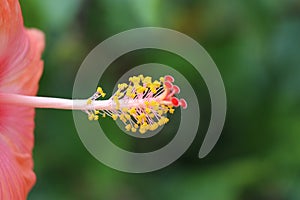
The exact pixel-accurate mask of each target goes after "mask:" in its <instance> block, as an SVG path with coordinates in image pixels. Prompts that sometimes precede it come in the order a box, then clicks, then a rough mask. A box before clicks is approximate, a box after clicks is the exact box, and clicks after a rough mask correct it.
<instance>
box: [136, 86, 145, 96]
mask: <svg viewBox="0 0 300 200" xmlns="http://www.w3.org/2000/svg"><path fill="white" fill-rule="evenodd" d="M145 90H146V88H145V87H142V86H139V87H138V88H137V89H136V92H137V93H138V94H142V93H144V92H145Z"/></svg>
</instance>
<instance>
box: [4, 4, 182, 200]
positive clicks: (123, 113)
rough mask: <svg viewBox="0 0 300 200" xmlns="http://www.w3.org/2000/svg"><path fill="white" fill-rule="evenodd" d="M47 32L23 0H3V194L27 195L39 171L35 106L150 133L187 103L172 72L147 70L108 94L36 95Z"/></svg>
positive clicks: (9, 199) (11, 198)
mask: <svg viewBox="0 0 300 200" xmlns="http://www.w3.org/2000/svg"><path fill="white" fill-rule="evenodd" d="M43 50H44V35H43V33H42V32H40V31H38V30H36V29H26V28H25V27H24V24H23V18H22V13H21V9H20V5H19V2H18V0H0V199H1V200H2V199H3V200H22V199H26V198H27V195H28V193H29V191H30V190H31V188H32V187H33V185H34V183H35V181H36V177H35V174H34V172H33V159H32V149H33V144H34V136H33V131H34V115H35V113H34V108H55V109H69V110H82V111H84V112H85V113H87V115H88V119H89V120H96V121H97V120H99V117H106V116H109V117H111V118H112V119H114V120H117V119H119V120H121V121H122V122H123V123H124V125H125V128H126V130H127V131H131V132H137V130H139V132H140V133H141V134H144V133H146V132H147V131H148V130H150V131H153V130H155V129H157V128H158V127H159V126H163V125H164V124H166V123H168V121H169V119H168V118H167V117H166V114H167V113H170V114H173V113H174V107H179V106H182V107H183V108H186V107H187V104H186V101H185V100H184V99H180V100H179V99H177V98H176V97H175V95H176V94H178V93H179V92H180V89H179V87H178V86H176V85H173V82H174V78H173V77H172V76H165V77H161V78H160V79H159V81H152V78H151V77H144V76H143V75H139V76H134V77H131V78H129V84H126V83H123V84H119V86H118V90H117V91H116V92H115V93H114V94H113V96H112V97H111V98H109V99H108V100H99V98H100V97H105V95H106V94H105V93H104V91H103V90H102V88H100V87H98V89H97V91H96V92H95V94H94V95H92V97H90V98H88V99H83V100H72V99H60V98H50V97H36V96H35V95H36V93H37V90H38V82H39V79H40V77H41V74H42V71H43V61H42V60H41V54H42V51H43Z"/></svg>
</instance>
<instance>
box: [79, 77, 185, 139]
mask: <svg viewBox="0 0 300 200" xmlns="http://www.w3.org/2000/svg"><path fill="white" fill-rule="evenodd" d="M173 82H174V78H173V77H172V76H165V77H161V78H160V79H159V81H157V80H155V81H152V78H151V77H149V76H147V77H144V76H143V75H139V76H133V77H130V78H129V84H126V83H122V84H119V85H118V89H117V91H116V92H115V93H114V94H113V95H112V97H111V98H110V99H109V100H106V101H108V104H109V106H106V107H103V108H99V107H98V108H97V109H98V110H96V109H95V107H94V105H96V104H97V102H99V100H98V99H99V98H100V97H105V95H106V94H105V93H104V91H103V89H102V88H101V87H98V88H97V91H96V93H95V94H94V95H93V96H92V97H90V98H89V99H88V100H87V102H86V104H87V105H88V106H87V108H88V109H87V110H84V111H85V112H86V113H87V114H88V119H89V120H98V119H99V115H100V116H102V117H106V116H109V117H111V118H112V119H113V120H118V119H119V120H121V121H122V122H123V123H124V125H125V129H126V131H131V132H133V133H135V132H137V131H139V132H140V133H141V134H145V133H146V132H147V131H154V130H156V129H157V128H158V127H160V126H163V125H165V124H166V123H168V122H169V119H168V118H167V117H166V114H167V113H170V114H174V112H175V109H174V108H173V106H174V107H179V106H182V108H183V109H186V108H187V103H186V101H185V100H184V99H180V100H179V99H178V98H176V97H175V96H174V95H175V94H179V93H180V88H179V87H178V86H176V85H173V84H172V83H173Z"/></svg>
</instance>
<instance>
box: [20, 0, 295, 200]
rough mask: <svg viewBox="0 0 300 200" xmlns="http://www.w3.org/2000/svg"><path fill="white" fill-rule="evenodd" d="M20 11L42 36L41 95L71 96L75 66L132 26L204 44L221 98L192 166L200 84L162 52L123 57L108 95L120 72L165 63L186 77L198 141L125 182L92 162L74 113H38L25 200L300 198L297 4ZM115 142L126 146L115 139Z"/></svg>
mask: <svg viewBox="0 0 300 200" xmlns="http://www.w3.org/2000/svg"><path fill="white" fill-rule="evenodd" d="M20 2H21V6H22V10H23V14H24V21H25V24H26V26H28V27H36V28H39V29H41V30H43V31H44V32H45V34H46V38H47V47H46V50H45V53H44V60H45V70H44V74H43V77H42V80H41V82H40V90H39V95H43V96H57V97H66V98H70V97H71V96H72V95H71V94H72V87H73V83H74V79H75V75H76V72H77V70H78V68H79V66H80V64H81V62H82V61H83V60H84V58H85V56H86V55H87V54H88V52H89V51H90V50H92V49H93V48H94V47H95V46H96V45H97V44H98V43H99V42H101V41H103V40H105V39H106V38H108V37H109V36H112V35H114V34H117V33H119V32H121V31H124V30H128V29H131V28H136V27H143V26H161V27H166V28H171V29H174V30H177V31H180V32H182V33H185V34H187V35H189V36H191V37H192V38H194V39H195V40H197V41H198V42H199V43H200V44H201V45H203V46H204V48H205V49H206V50H207V51H208V52H209V54H210V55H211V56H212V58H213V59H214V61H215V62H216V64H217V66H218V67H219V70H220V72H221V74H222V76H223V79H224V83H225V86H226V90H227V96H228V114H227V121H226V125H225V128H224V131H223V134H222V136H221V139H220V141H219V142H218V144H217V146H216V148H215V149H214V150H213V152H212V153H211V154H210V155H209V156H208V157H206V158H205V159H202V160H198V159H197V153H198V149H199V147H200V145H201V142H202V139H203V134H205V130H206V129H207V126H208V120H209V116H210V109H209V107H210V102H209V96H208V92H207V89H206V87H205V83H203V81H202V79H201V77H198V76H195V75H194V74H195V73H193V69H192V67H191V66H188V64H187V63H186V62H185V61H183V60H180V59H178V58H177V57H176V56H175V55H170V54H168V53H166V52H160V51H151V50H149V51H147V50H146V51H142V52H134V53H132V54H130V55H126V56H125V58H120V59H121V60H119V61H118V62H116V63H114V65H115V67H112V69H111V70H110V71H107V72H106V76H105V78H104V79H105V80H103V85H104V86H105V87H107V88H109V87H111V85H112V83H110V82H109V81H110V80H115V81H116V80H117V79H118V77H120V76H121V75H122V73H124V69H123V68H122V66H127V67H128V66H135V65H137V64H142V63H147V62H159V63H164V64H168V65H169V66H172V67H174V68H176V69H178V70H179V71H180V72H182V73H183V74H184V75H185V76H186V78H187V79H188V80H189V81H190V82H191V83H192V84H193V86H195V90H196V91H197V92H198V98H199V102H200V106H201V118H202V119H203V120H202V121H201V123H200V125H201V127H200V131H199V134H198V136H197V139H196V140H195V142H194V143H193V145H192V146H191V147H190V149H189V150H188V151H187V152H186V153H185V154H184V156H183V157H182V158H180V159H179V160H178V161H176V162H175V163H174V164H173V165H171V166H169V167H167V168H165V169H162V170H160V171H158V172H154V173H149V174H139V175H135V174H126V173H121V172H117V171H115V170H112V169H110V168H108V167H106V166H104V165H102V164H101V163H99V162H98V161H97V160H96V159H94V158H93V157H92V156H91V155H90V154H89V153H88V152H87V150H86V149H85V148H84V146H83V144H82V143H81V141H80V139H79V137H78V135H77V133H76V130H75V127H74V124H73V119H72V113H71V112H69V111H57V110H37V115H36V130H35V135H36V141H35V143H36V145H35V149H34V160H35V171H36V174H37V177H38V179H37V184H36V186H35V187H34V189H33V190H32V192H31V194H30V197H29V199H32V200H35V199H43V200H47V199H49V200H50V199H51V200H52V199H64V200H68V199H72V200H74V199H124V200H125V199H130V200H135V199H145V200H147V199H172V200H176V199H178V200H179V199H187V200H194V199H213V200H252V199H255V200H286V199H288V200H298V199H300V191H299V187H300V146H299V144H298V143H299V140H300V135H299V134H300V126H299V121H300V112H299V111H300V103H299V102H300V92H299V85H300V56H299V52H300V45H299V44H300V39H299V35H300V1H297V0H278V1H273V0H253V1H239V0H228V1H223V0H210V1H197V0H187V1H180V0H173V1H170V0H169V1H159V0H148V1H145V0H144V1H143V0H64V1H58V0H51V1H50V0H43V1H40V0H26V1H25V0H20ZM109 89H112V88H109ZM111 126H112V127H111V128H115V126H114V125H111ZM112 138H113V140H115V141H116V143H118V144H122V145H125V146H129V147H130V146H131V145H130V142H128V140H126V139H125V140H124V141H123V140H122V138H123V137H121V136H120V138H119V137H118V136H113V137H112ZM164 139H165V138H164ZM164 139H162V140H163V141H164ZM144 144H145V142H144ZM146 146H147V145H146ZM133 148H142V147H141V146H139V147H133ZM147 148H149V146H148V147H146V149H147ZM144 150H145V149H144Z"/></svg>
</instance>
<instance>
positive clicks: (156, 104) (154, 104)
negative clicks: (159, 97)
mask: <svg viewBox="0 0 300 200" xmlns="http://www.w3.org/2000/svg"><path fill="white" fill-rule="evenodd" d="M150 106H152V107H154V106H159V103H158V102H157V101H150Z"/></svg>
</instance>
